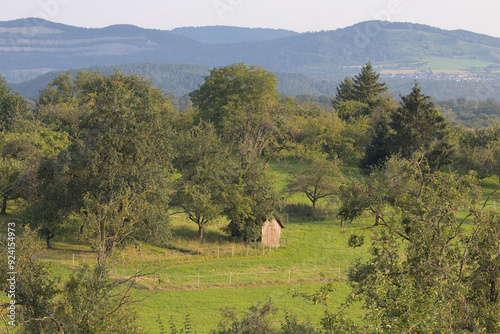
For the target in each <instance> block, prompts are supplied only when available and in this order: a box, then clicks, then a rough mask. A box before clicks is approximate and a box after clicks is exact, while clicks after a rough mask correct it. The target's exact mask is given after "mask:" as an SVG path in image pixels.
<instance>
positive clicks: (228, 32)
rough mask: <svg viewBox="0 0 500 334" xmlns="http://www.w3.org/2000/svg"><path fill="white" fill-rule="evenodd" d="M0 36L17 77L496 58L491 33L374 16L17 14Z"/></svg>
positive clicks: (2, 61)
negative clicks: (123, 20)
mask: <svg viewBox="0 0 500 334" xmlns="http://www.w3.org/2000/svg"><path fill="white" fill-rule="evenodd" d="M288 34H291V35H288ZM283 36H285V37H283ZM0 40H2V42H3V43H2V44H1V46H0V73H2V74H3V75H4V76H6V77H7V79H8V80H10V81H17V82H20V81H23V80H26V79H30V78H33V77H35V76H36V75H39V74H43V73H46V72H49V71H51V70H57V71H60V70H66V69H68V68H80V67H89V66H94V65H112V64H124V63H143V62H163V63H190V64H198V65H202V66H207V67H214V66H226V65H228V64H232V63H238V62H244V63H246V64H249V65H253V64H256V65H261V66H263V67H264V68H266V69H269V70H272V71H285V72H294V73H301V74H306V75H308V76H311V77H316V78H332V77H335V76H343V75H346V74H349V75H352V74H354V73H356V72H357V69H358V68H359V66H362V65H364V64H365V63H366V62H368V61H372V63H373V64H374V66H382V65H383V66H385V68H386V69H388V70H394V71H398V70H402V69H405V70H408V69H415V70H427V69H428V68H431V69H432V70H434V71H436V70H440V69H442V68H446V69H453V70H470V69H471V68H476V70H480V71H483V70H484V69H485V68H489V69H490V71H491V69H493V71H494V70H496V68H497V67H495V66H499V65H500V39H499V38H494V37H490V36H486V35H480V34H475V33H471V32H467V31H447V30H442V29H438V28H433V27H429V26H425V25H418V24H410V23H389V22H382V21H368V22H363V23H359V24H356V25H354V26H351V27H347V28H343V29H337V30H334V31H322V32H314V33H312V32H309V33H302V34H292V33H290V32H287V31H283V32H281V31H275V30H272V29H264V30H253V29H248V28H234V27H232V28H230V27H225V28H224V27H201V28H192V29H190V28H185V29H180V30H173V31H161V30H153V29H142V28H139V27H135V26H130V25H115V26H110V27H106V28H101V29H85V28H77V27H71V26H67V25H62V24H55V23H52V22H49V21H44V20H40V19H36V20H35V19H25V20H16V21H8V22H0ZM199 40H204V42H200V41H199ZM222 42H223V44H214V43H222ZM457 60H464V61H465V60H466V62H464V63H463V62H457ZM356 66H358V67H356ZM497 71H498V70H497Z"/></svg>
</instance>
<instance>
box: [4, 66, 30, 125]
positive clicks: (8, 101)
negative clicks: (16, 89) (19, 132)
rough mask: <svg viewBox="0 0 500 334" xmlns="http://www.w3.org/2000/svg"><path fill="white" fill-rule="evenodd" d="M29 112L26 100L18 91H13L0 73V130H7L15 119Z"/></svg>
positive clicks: (23, 116)
mask: <svg viewBox="0 0 500 334" xmlns="http://www.w3.org/2000/svg"><path fill="white" fill-rule="evenodd" d="M28 114H29V107H28V103H27V102H26V100H25V99H24V98H23V97H21V95H20V94H19V93H13V92H12V91H11V89H10V88H9V87H8V86H7V82H6V80H5V78H4V77H3V76H1V75H0V130H9V129H10V127H11V126H12V124H13V123H15V122H16V121H17V120H20V119H22V118H25V117H26V116H27V115H28Z"/></svg>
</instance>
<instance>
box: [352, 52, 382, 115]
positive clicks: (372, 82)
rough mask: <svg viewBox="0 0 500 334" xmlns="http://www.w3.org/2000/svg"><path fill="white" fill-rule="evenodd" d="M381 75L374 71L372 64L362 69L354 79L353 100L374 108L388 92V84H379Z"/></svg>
mask: <svg viewBox="0 0 500 334" xmlns="http://www.w3.org/2000/svg"><path fill="white" fill-rule="evenodd" d="M379 78H380V74H379V73H376V72H375V71H374V70H373V66H372V64H371V62H368V63H366V65H365V66H363V67H361V71H360V72H359V73H358V74H357V75H355V76H354V79H352V93H351V94H352V97H353V98H352V100H355V101H358V102H361V103H366V104H368V105H370V107H372V108H373V107H374V106H375V105H376V104H377V103H378V102H379V100H380V98H381V95H382V94H383V93H385V92H386V91H387V90H388V87H387V86H386V83H385V82H383V83H380V82H378V80H379Z"/></svg>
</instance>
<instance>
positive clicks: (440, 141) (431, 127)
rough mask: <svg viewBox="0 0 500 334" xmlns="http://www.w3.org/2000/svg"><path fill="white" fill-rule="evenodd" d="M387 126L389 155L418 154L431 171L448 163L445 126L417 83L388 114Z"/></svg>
mask: <svg viewBox="0 0 500 334" xmlns="http://www.w3.org/2000/svg"><path fill="white" fill-rule="evenodd" d="M389 126H390V128H391V129H392V132H391V134H390V142H389V143H388V144H389V146H391V147H392V150H393V152H392V153H398V154H400V155H401V156H402V157H404V158H411V156H412V155H413V154H414V153H415V152H419V153H420V154H419V155H420V156H421V157H425V158H426V159H427V160H428V162H429V165H430V166H431V167H433V168H434V167H439V166H440V165H442V164H446V163H448V162H449V159H450V157H451V154H452V145H451V143H450V141H449V136H448V134H449V125H448V123H447V122H446V120H445V119H444V117H443V115H442V114H441V113H440V112H439V110H437V109H436V108H435V107H434V104H433V103H432V101H430V97H429V96H427V95H424V94H422V92H421V90H420V87H419V86H418V83H417V82H415V85H414V86H413V88H412V91H411V93H410V94H409V95H406V96H401V103H400V107H399V108H398V109H397V110H396V111H395V112H392V113H391V120H390V123H389Z"/></svg>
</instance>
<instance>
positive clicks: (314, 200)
mask: <svg viewBox="0 0 500 334" xmlns="http://www.w3.org/2000/svg"><path fill="white" fill-rule="evenodd" d="M316 201H317V199H313V200H312V201H311V202H312V204H313V209H315V210H316Z"/></svg>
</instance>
